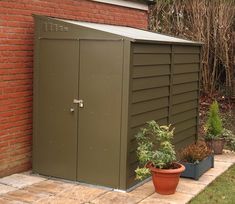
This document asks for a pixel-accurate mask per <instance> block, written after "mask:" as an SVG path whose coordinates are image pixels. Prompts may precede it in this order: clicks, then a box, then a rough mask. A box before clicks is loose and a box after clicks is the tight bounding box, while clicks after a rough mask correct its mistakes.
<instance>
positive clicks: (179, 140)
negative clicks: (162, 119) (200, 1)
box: [170, 45, 200, 150]
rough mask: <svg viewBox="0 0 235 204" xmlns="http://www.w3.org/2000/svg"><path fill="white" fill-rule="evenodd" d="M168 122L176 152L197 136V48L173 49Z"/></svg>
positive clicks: (198, 56)
mask: <svg viewBox="0 0 235 204" xmlns="http://www.w3.org/2000/svg"><path fill="white" fill-rule="evenodd" d="M173 52H174V54H173V69H172V71H173V80H172V83H173V84H172V102H171V104H172V107H171V117H170V118H171V121H170V123H172V124H173V125H174V127H175V128H176V129H175V137H174V143H175V147H176V149H177V150H178V149H180V148H182V147H184V146H185V145H187V144H189V143H192V142H193V141H194V140H195V137H196V135H197V125H198V124H197V121H198V97H199V91H198V90H199V70H200V47H193V46H178V45H177V46H176V45H175V46H174V48H173Z"/></svg>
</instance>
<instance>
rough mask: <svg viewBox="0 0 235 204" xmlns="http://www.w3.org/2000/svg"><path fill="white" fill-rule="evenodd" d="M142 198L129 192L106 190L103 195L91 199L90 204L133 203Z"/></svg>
mask: <svg viewBox="0 0 235 204" xmlns="http://www.w3.org/2000/svg"><path fill="white" fill-rule="evenodd" d="M141 200H142V199H141V198H139V197H136V196H134V195H130V194H129V193H119V192H114V191H111V192H107V193H105V194H104V195H102V196H100V197H98V198H97V199H95V200H93V201H91V203H92V204H94V203H95V204H119V203H120V204H121V203H123V204H124V203H125V204H135V203H138V202H140V201H141Z"/></svg>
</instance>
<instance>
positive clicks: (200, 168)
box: [180, 155, 214, 180]
mask: <svg viewBox="0 0 235 204" xmlns="http://www.w3.org/2000/svg"><path fill="white" fill-rule="evenodd" d="M180 163H181V164H183V165H184V166H185V171H184V172H183V173H182V174H181V177H185V178H193V179H195V180H198V179H199V178H200V176H201V175H202V174H203V173H205V172H206V171H207V170H209V169H210V168H214V155H210V156H208V157H207V158H205V159H204V160H202V161H200V162H199V163H197V164H192V163H187V162H180Z"/></svg>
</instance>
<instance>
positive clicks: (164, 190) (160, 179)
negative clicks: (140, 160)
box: [149, 163, 185, 195]
mask: <svg viewBox="0 0 235 204" xmlns="http://www.w3.org/2000/svg"><path fill="white" fill-rule="evenodd" d="M175 164H176V165H178V166H179V168H177V169H158V168H155V167H153V166H151V167H149V168H150V170H151V173H152V180H153V184H154V187H155V191H156V192H157V193H159V194H162V195H170V194H174V193H175V191H176V187H177V185H178V183H179V178H180V174H181V173H182V172H183V171H184V170H185V167H184V166H183V165H182V164H179V163H175Z"/></svg>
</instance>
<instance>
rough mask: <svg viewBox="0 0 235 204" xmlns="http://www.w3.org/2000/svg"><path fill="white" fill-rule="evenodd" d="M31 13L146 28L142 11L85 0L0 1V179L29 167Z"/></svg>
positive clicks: (30, 135) (31, 59) (30, 141)
mask: <svg viewBox="0 0 235 204" xmlns="http://www.w3.org/2000/svg"><path fill="white" fill-rule="evenodd" d="M32 14H41V15H47V16H53V17H60V18H67V19H74V20H82V21H90V22H99V23H107V24H116V25H127V26H132V27H137V28H147V12H146V11H141V10H136V9H130V8H125V7H119V6H113V5H109V4H103V3H97V2H92V1H88V0H87V1H86V0H1V1H0V177H2V176H5V175H9V174H12V173H16V172H20V171H24V170H28V169H30V168H31V143H32V72H33V33H34V25H33V18H32Z"/></svg>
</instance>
